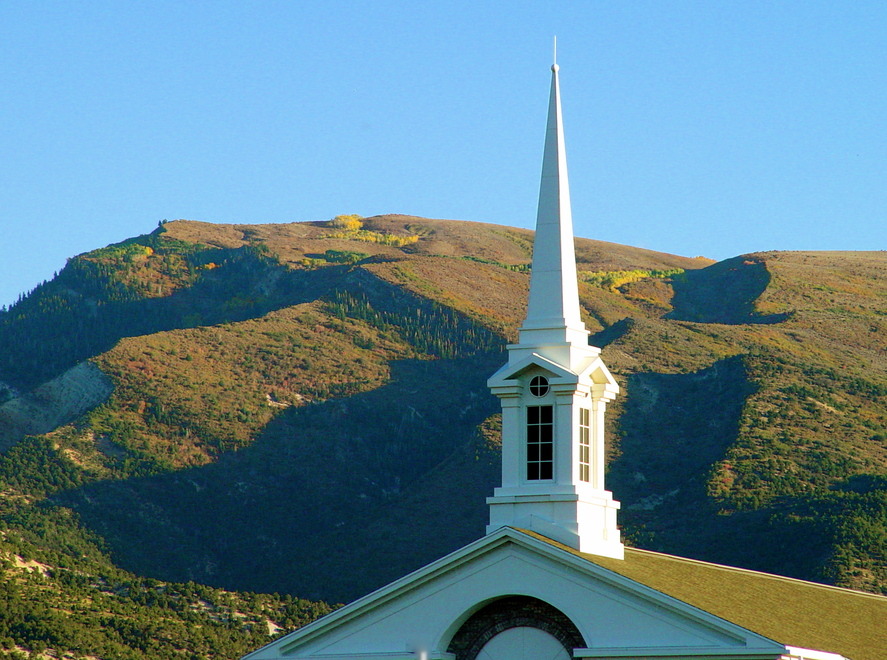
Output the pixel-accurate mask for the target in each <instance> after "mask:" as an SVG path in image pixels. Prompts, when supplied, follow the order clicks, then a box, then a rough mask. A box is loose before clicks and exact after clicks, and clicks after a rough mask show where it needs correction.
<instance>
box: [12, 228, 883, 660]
mask: <svg viewBox="0 0 887 660" xmlns="http://www.w3.org/2000/svg"><path fill="white" fill-rule="evenodd" d="M576 245H577V250H576V252H577V262H578V270H579V275H580V283H579V288H580V298H581V306H582V314H583V318H584V320H585V322H586V325H587V327H588V328H589V330H590V331H591V332H592V334H593V340H594V341H595V342H597V345H600V346H601V347H602V348H603V357H604V360H605V361H606V362H607V364H608V366H610V368H611V370H612V371H613V373H614V375H615V376H616V378H617V380H619V382H620V385H621V386H622V387H623V395H621V396H620V397H619V398H618V399H617V400H616V402H615V404H614V405H613V406H612V407H611V413H610V415H609V416H608V429H607V430H608V448H607V452H608V461H609V472H608V476H607V483H608V487H609V488H610V489H611V490H613V491H614V495H615V497H616V499H619V500H621V501H622V504H623V510H622V512H621V514H620V515H621V518H620V520H621V524H622V526H623V531H624V533H625V535H626V537H627V539H628V541H629V542H630V543H632V544H635V545H638V546H641V547H645V548H648V549H653V550H659V551H663V552H668V553H670V554H683V555H685V556H688V557H690V558H696V559H703V560H708V561H715V562H720V563H728V564H733V565H739V566H744V567H747V568H752V569H755V570H765V571H767V572H774V573H782V574H786V575H789V576H792V577H801V578H804V579H813V580H818V581H822V582H827V583H831V584H838V585H841V586H850V587H854V588H862V589H867V590H870V591H873V592H876V593H878V592H885V591H887V574H885V568H884V567H885V564H887V561H885V557H884V554H883V553H884V547H885V541H884V540H885V539H887V484H885V481H887V479H885V474H887V450H885V444H887V435H885V433H884V429H885V416H884V408H885V406H884V405H883V404H884V401H885V398H887V358H885V355H887V345H885V340H884V333H883V330H884V316H885V314H887V304H885V301H887V288H885V284H884V283H885V282H887V257H885V253H879V252H866V253H846V252H836V253H820V252H816V253H805V252H792V253H789V252H762V253H755V254H750V255H741V256H739V257H734V258H732V259H728V260H724V261H722V262H717V263H714V262H711V261H710V260H705V259H702V258H693V259H690V258H686V257H679V256H676V255H667V254H664V253H658V252H655V251H650V250H641V249H637V248H631V247H627V246H618V245H615V244H608V243H603V242H600V241H591V240H587V239H577V240H576ZM531 250H532V232H530V231H528V230H521V229H514V228H509V227H504V226H497V225H485V224H483V223H467V222H460V221H446V220H429V219H423V218H416V217H414V216H396V215H391V216H378V217H374V218H359V217H357V216H339V217H337V218H335V219H333V220H332V221H329V222H324V223H290V224H282V225H239V224H238V225H211V224H209V223H193V222H188V221H174V222H169V223H164V224H162V225H161V226H160V227H158V229H157V230H156V231H154V232H152V233H151V234H146V235H144V236H141V237H136V238H133V239H129V240H128V241H124V242H122V243H120V244H116V245H113V246H108V247H107V248H102V249H99V250H95V251H92V252H89V253H85V254H83V255H79V256H78V257H75V258H73V259H72V260H71V261H70V262H69V265H68V267H67V268H66V269H65V270H63V271H62V273H60V274H59V276H58V277H57V278H56V279H55V280H53V281H51V282H47V283H44V284H43V285H41V286H40V287H38V288H37V289H35V291H34V292H32V293H31V294H30V295H29V296H27V297H26V298H25V299H23V300H22V302H20V303H19V304H18V305H15V306H13V307H12V308H10V310H8V311H7V312H5V313H2V314H0V345H4V346H14V347H15V349H16V356H15V358H11V357H10V352H9V351H7V352H6V358H5V359H4V358H3V357H0V381H4V382H5V383H8V384H9V385H11V387H13V388H15V390H17V391H19V392H24V393H25V394H23V395H21V396H19V397H17V398H18V399H22V398H23V397H26V396H28V394H27V393H28V392H36V391H37V390H39V388H40V387H41V386H42V384H43V383H46V382H48V381H51V380H52V379H53V378H58V377H59V376H60V375H61V374H63V373H65V372H66V371H68V370H69V369H71V368H72V367H75V365H77V364H82V363H84V361H87V362H86V364H89V365H93V366H92V367H88V368H89V369H96V370H97V371H100V372H101V373H102V374H104V376H103V377H104V378H106V379H108V382H110V383H111V384H112V385H113V389H112V390H111V391H110V393H109V395H108V396H107V398H105V399H104V400H103V401H101V402H100V403H97V405H95V404H90V406H89V409H88V410H84V411H83V414H80V415H79V416H77V417H76V418H75V419H73V420H63V421H65V423H64V424H62V425H60V426H58V427H57V428H54V429H52V430H50V431H49V432H46V433H42V434H38V435H32V436H27V437H24V438H22V437H21V433H18V435H17V437H12V436H13V433H14V428H15V427H14V424H12V423H11V422H10V421H9V417H7V418H5V420H6V421H4V418H3V417H2V412H0V427H3V428H5V429H6V434H7V435H6V436H5V437H7V439H8V442H7V445H6V446H7V449H6V450H5V451H4V452H3V453H2V454H0V464H2V465H0V491H2V492H3V493H5V499H3V500H2V503H3V511H2V515H0V521H2V524H3V525H4V529H6V530H9V531H8V532H7V536H8V537H10V538H16V539H17V538H22V539H26V538H33V539H34V540H33V541H29V542H28V552H29V553H31V554H32V555H33V556H34V557H35V559H36V560H38V561H43V558H47V557H49V556H50V555H51V556H52V557H58V556H65V557H67V556H68V555H66V554H65V551H60V550H59V548H60V547H64V544H61V545H60V544H59V542H58V540H55V541H52V540H50V541H39V540H38V538H37V537H34V536H33V533H32V532H31V531H30V530H31V528H32V526H33V524H35V523H33V522H32V523H28V522H27V521H28V520H32V519H33V520H36V518H33V516H34V515H35V514H34V511H36V509H34V507H39V510H40V511H41V512H42V513H41V516H43V517H42V518H40V520H42V521H43V522H41V523H40V525H42V526H43V527H44V528H47V529H54V530H56V531H55V532H53V534H55V537H54V538H56V539H59V538H65V537H67V536H71V537H72V538H73V536H76V537H77V538H80V537H83V538H84V539H93V540H92V541H85V540H84V541H77V544H79V546H82V547H86V546H87V545H89V544H90V543H92V544H96V543H97V544H99V546H97V547H101V548H102V550H101V552H102V553H105V554H102V555H101V556H102V557H104V558H103V559H101V560H99V559H93V560H91V561H92V563H91V564H90V568H89V570H90V571H93V572H94V571H96V570H97V568H96V567H97V566H99V565H100V566H103V567H105V568H102V570H104V571H112V570H113V571H120V570H123V571H124V572H128V573H127V574H128V575H132V576H143V577H141V578H138V579H150V580H161V581H163V582H165V583H170V584H188V583H190V582H191V581H194V582H198V583H202V584H203V585H207V587H206V588H212V589H226V590H228V591H229V592H230V591H232V590H233V591H235V592H236V591H239V592H240V593H244V592H252V591H265V592H268V591H281V592H287V593H289V594H291V595H292V596H295V597H301V598H305V597H308V598H312V599H315V600H326V601H329V602H340V601H345V600H350V599H352V598H354V597H357V596H359V595H361V594H363V593H365V592H366V591H368V590H370V589H372V588H374V587H376V586H380V585H381V584H384V583H385V582H387V581H389V580H391V579H394V578H396V577H399V576H400V575H402V574H404V573H405V572H407V571H408V570H411V569H413V568H418V567H419V566H421V565H423V564H424V563H427V562H428V561H430V560H433V559H435V558H437V557H439V556H441V555H443V554H445V553H446V552H447V551H449V550H452V549H454V548H455V547H458V546H459V545H461V544H463V543H465V542H468V541H470V540H472V539H473V538H476V537H477V536H479V535H481V534H482V533H483V525H484V523H485V518H486V508H485V505H484V498H485V497H486V496H487V495H489V494H490V492H491V491H492V487H493V486H494V485H495V483H496V481H497V480H498V462H497V461H498V453H497V452H498V444H497V443H498V439H497V435H496V434H497V432H498V431H497V428H498V426H497V423H498V422H497V418H496V415H495V412H496V406H495V401H494V400H493V399H492V397H491V396H490V395H489V394H488V393H487V392H486V388H485V380H486V378H487V377H488V376H489V374H490V373H492V372H493V371H494V370H495V369H496V368H497V367H498V366H499V364H500V363H501V362H502V361H503V360H504V354H503V352H502V350H503V347H504V345H505V343H506V342H507V341H510V340H513V339H514V337H515V336H516V328H517V326H518V324H519V323H520V321H521V320H522V318H523V313H524V305H525V300H526V290H527V281H528V276H527V273H528V269H529V263H530V255H531ZM10 391H11V390H10ZM7 396H9V395H7ZM31 396H34V395H33V394H32V395H31ZM10 404H13V407H14V406H15V405H19V404H18V403H16V400H15V399H13V401H7V402H6V403H5V404H3V405H2V406H0V411H2V410H3V409H4V408H7V407H8V406H10ZM36 430H43V429H42V428H41V429H36ZM23 521H24V522H23ZM47 526H48V527H47ZM787 533H788V536H790V537H791V538H794V539H795V540H800V541H801V542H802V543H803V544H805V545H804V547H803V549H802V550H799V549H798V547H791V546H787V545H786V541H785V539H786V535H787ZM72 535H73V536H72ZM744 535H749V536H754V537H756V538H758V539H760V540H761V542H760V543H758V544H741V545H738V544H736V543H735V539H736V538H738V537H741V536H744ZM404 539H409V542H408V543H404V542H403V540H404ZM16 543H18V542H16ZM22 543H24V541H23V542H22ZM83 544H86V545H83ZM75 545H76V544H75ZM79 546H78V547H79ZM72 547H73V546H72ZM20 550H21V548H19V547H17V546H16V545H15V544H13V547H11V548H10V552H13V553H14V554H16V553H17V554H18V555H19V556H22V555H21V553H20V552H19V551H20ZM22 551H23V550H22ZM59 552H61V555H59ZM90 553H93V551H92V550H90V551H89V552H87V553H86V555H89V556H92V555H91V554H90ZM25 554H27V552H26V553H25ZM81 554H83V553H81ZM95 556H96V557H98V556H99V555H95ZM72 557H73V556H72ZM259 557H260V558H261V561H259V560H258V559H257V558H259ZM66 561H67V562H74V563H76V561H78V560H76V559H75V558H70V559H66ZM96 562H98V563H96ZM342 567H349V568H350V569H352V570H345V571H343V570H342ZM35 579H36V578H35ZM131 579H136V577H133V578H131ZM58 589H59V593H64V589H65V587H64V586H59V587H58ZM231 598H240V596H231ZM242 598H245V599H246V600H249V598H250V597H249V596H243V597H242ZM275 602H276V601H275ZM318 607H321V606H318ZM255 621H258V619H257V618H256V619H255ZM247 625H248V624H247V623H243V626H244V628H243V630H246V628H245V626H247ZM250 625H253V626H255V625H258V624H255V623H254V624H250ZM164 653H166V651H164ZM158 657H160V656H158ZM163 657H166V656H163Z"/></svg>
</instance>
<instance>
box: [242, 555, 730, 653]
mask: <svg viewBox="0 0 887 660" xmlns="http://www.w3.org/2000/svg"><path fill="white" fill-rule="evenodd" d="M509 595H525V596H531V597H535V598H538V599H540V600H543V601H545V602H546V603H549V604H550V605H552V606H553V607H555V608H557V609H558V610H560V611H561V612H563V613H564V614H565V615H566V616H567V617H569V618H570V620H571V621H573V623H574V624H575V625H576V627H577V628H578V629H579V630H580V632H581V634H582V635H583V637H584V638H585V640H586V642H587V643H588V644H589V645H590V646H595V647H609V646H614V647H615V646H631V647H636V646H656V647H662V646H678V647H680V646H700V645H702V646H709V645H725V644H726V645H733V644H738V641H737V640H731V639H729V638H728V637H727V636H725V635H723V634H719V633H717V632H716V631H715V630H714V629H713V628H709V627H706V626H704V625H700V624H698V623H695V622H689V621H688V620H687V619H682V618H681V617H679V616H678V615H676V614H675V613H674V612H669V611H668V610H667V609H666V608H663V607H661V606H659V605H653V604H651V603H650V602H647V601H645V600H644V599H641V598H638V597H637V596H636V595H634V594H631V593H629V592H627V591H624V590H620V589H618V588H615V587H614V586H611V585H609V584H606V583H604V582H602V581H600V580H596V579H594V578H593V577H592V578H591V579H589V577H588V576H587V575H584V574H581V573H577V572H576V571H575V570H574V569H572V568H568V567H565V566H564V565H563V564H562V563H559V562H556V561H552V560H551V559H550V558H547V557H543V556H540V555H538V554H535V553H533V552H531V551H529V550H527V549H526V548H522V547H518V546H515V545H512V544H508V545H505V546H503V547H499V548H497V549H495V550H493V551H491V552H489V553H488V554H486V555H484V556H483V557H479V558H475V559H474V560H472V561H471V562H469V563H466V564H462V565H460V566H457V567H455V568H453V569H452V570H450V571H448V572H447V573H446V574H445V575H444V576H441V577H440V578H438V579H435V580H432V581H430V582H426V583H424V584H422V585H421V586H419V587H418V588H416V589H413V590H411V591H409V592H407V593H403V594H400V595H399V596H398V597H397V598H396V599H395V600H393V601H390V602H388V603H385V604H382V605H380V606H378V607H375V608H373V609H372V610H371V611H365V612H362V613H361V615H360V616H359V617H357V618H355V619H354V620H352V621H348V622H343V623H340V624H339V625H338V626H335V627H334V628H333V629H332V630H330V631H329V633H328V634H322V635H320V636H318V637H317V638H316V639H314V640H310V639H307V640H305V642H304V643H300V644H299V645H298V647H299V648H298V652H297V654H295V655H285V656H283V657H295V658H299V657H309V656H311V655H315V654H322V655H334V656H349V655H356V654H365V653H409V652H416V651H423V650H424V651H427V652H429V653H431V654H432V655H433V654H435V653H441V652H445V651H446V648H447V645H448V644H449V642H450V640H451V638H452V636H453V635H454V634H455V632H456V631H457V630H458V628H459V626H461V625H462V623H464V622H465V621H466V620H467V619H468V617H469V616H470V615H471V614H472V613H473V612H475V611H477V610H478V609H479V608H480V607H482V606H483V605H485V604H487V603H489V602H491V601H493V600H495V599H497V598H501V597H503V596H509ZM407 631H421V632H417V633H416V634H414V635H411V634H410V633H408V632H407ZM284 648H285V647H284ZM256 657H257V658H260V657H268V658H271V657H278V656H276V655H268V656H263V655H258V656H256Z"/></svg>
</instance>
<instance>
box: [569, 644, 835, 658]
mask: <svg viewBox="0 0 887 660" xmlns="http://www.w3.org/2000/svg"><path fill="white" fill-rule="evenodd" d="M776 653H777V655H776V656H774V655H773V654H774V650H773V649H772V648H744V649H735V650H734V649H731V650H729V651H725V650H724V649H723V648H717V647H711V648H700V647H690V646H687V647H675V646H663V647H651V646H643V647H638V648H618V649H574V650H573V657H574V658H595V660H624V659H625V658H631V660H634V659H635V658H644V659H645V660H646V659H650V658H656V659H657V660H658V659H660V658H661V659H662V660H685V659H686V658H694V659H696V660H707V659H708V658H716V659H717V660H773V659H774V657H779V656H778V654H779V653H781V651H778V650H777V651H776ZM833 660H834V659H833Z"/></svg>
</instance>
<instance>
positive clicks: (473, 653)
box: [447, 596, 586, 660]
mask: <svg viewBox="0 0 887 660" xmlns="http://www.w3.org/2000/svg"><path fill="white" fill-rule="evenodd" d="M521 627H525V628H537V629H539V630H542V631H543V632H546V633H548V634H549V635H551V636H552V637H554V638H555V639H557V640H558V641H559V642H560V643H561V644H563V646H564V648H565V649H566V650H567V652H568V653H569V654H570V656H572V654H573V649H575V648H585V646H586V644H585V640H584V639H583V637H582V634H581V633H580V632H579V629H578V628H577V627H576V625H575V624H574V623H573V622H572V621H571V620H570V618H569V617H568V616H567V615H566V614H564V613H563V612H561V611H560V610H559V609H557V608H556V607H553V606H552V605H549V604H548V603H546V602H545V601H543V600H539V599H538V598H533V597H531V596H505V597H503V598H499V599H497V600H494V601H492V602H491V603H488V604H487V605H485V606H483V607H481V608H480V609H479V610H478V611H477V612H475V613H474V614H472V615H471V616H470V617H468V619H466V621H465V623H463V624H462V625H461V626H460V627H459V629H458V630H457V631H456V634H455V635H453V638H452V639H451V640H450V643H449V645H448V646H447V652H449V653H452V654H454V655H455V656H456V660H476V658H477V656H478V654H479V653H480V651H481V649H482V648H483V647H484V645H485V644H486V643H487V642H489V641H490V640H491V639H493V637H495V636H496V635H498V634H499V633H501V632H503V631H505V630H508V629H509V628H521Z"/></svg>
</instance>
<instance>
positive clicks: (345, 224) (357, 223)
mask: <svg viewBox="0 0 887 660" xmlns="http://www.w3.org/2000/svg"><path fill="white" fill-rule="evenodd" d="M327 224H329V226H330V227H335V228H336V229H344V230H345V231H357V230H358V229H360V228H361V227H363V222H362V221H361V217H360V216H359V215H354V214H352V215H337V216H336V217H335V218H333V219H332V220H330V221H329V223H327Z"/></svg>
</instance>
